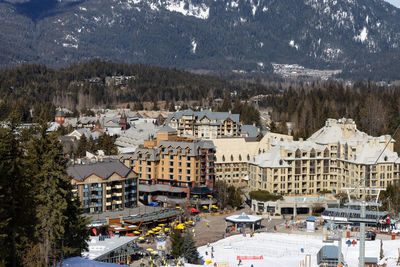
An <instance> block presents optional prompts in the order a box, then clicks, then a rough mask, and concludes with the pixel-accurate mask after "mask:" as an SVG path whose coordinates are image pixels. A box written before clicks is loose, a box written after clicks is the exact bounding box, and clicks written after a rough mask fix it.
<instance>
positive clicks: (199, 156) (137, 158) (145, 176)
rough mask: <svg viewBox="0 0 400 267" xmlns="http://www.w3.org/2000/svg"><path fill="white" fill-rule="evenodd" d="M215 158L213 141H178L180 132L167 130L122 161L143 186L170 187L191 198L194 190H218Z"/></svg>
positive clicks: (186, 139)
mask: <svg viewBox="0 0 400 267" xmlns="http://www.w3.org/2000/svg"><path fill="white" fill-rule="evenodd" d="M214 154H215V147H214V145H213V143H212V142H211V141H203V140H199V139H191V138H182V137H178V136H177V132H176V130H174V129H172V128H170V127H164V128H163V129H161V130H160V131H159V132H158V133H157V136H156V138H150V139H149V140H147V141H145V142H144V144H143V146H140V147H139V148H137V149H136V151H135V152H134V153H133V154H132V155H124V156H123V157H122V158H121V161H122V162H124V163H125V165H127V166H129V167H132V168H133V170H134V171H135V172H136V173H137V174H138V176H139V182H140V183H141V184H143V185H155V184H162V185H169V186H170V187H171V188H173V187H175V188H180V189H181V191H182V192H185V193H187V196H189V195H190V188H193V187H197V186H208V187H210V188H212V187H213V186H214V180H215V178H214ZM171 192H172V191H171Z"/></svg>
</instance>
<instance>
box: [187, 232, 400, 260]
mask: <svg viewBox="0 0 400 267" xmlns="http://www.w3.org/2000/svg"><path fill="white" fill-rule="evenodd" d="M322 239H323V237H322V236H316V235H295V234H279V233H260V234H255V235H254V237H250V236H249V234H247V236H246V237H244V236H243V235H235V236H231V237H228V238H225V239H222V240H219V241H217V242H215V243H212V244H210V247H207V246H203V247H200V248H198V251H199V253H200V255H201V256H202V257H203V259H204V260H205V261H208V260H211V261H212V263H210V264H208V265H205V266H214V263H217V265H218V263H219V264H220V265H223V266H237V265H238V262H239V261H238V260H237V256H255V257H260V256H262V259H260V260H243V261H242V264H241V266H248V267H250V266H251V264H253V265H254V267H261V266H268V267H275V266H276V267H281V266H285V267H292V266H293V267H298V266H300V261H301V260H304V258H305V256H306V255H307V254H311V266H313V267H314V266H315V267H316V266H318V265H317V253H318V251H319V250H320V249H321V247H322V246H324V245H332V244H331V243H324V242H322ZM346 241H347V240H346V239H345V238H343V245H342V247H343V250H342V254H343V256H344V259H345V261H346V263H347V264H348V266H358V252H359V245H358V243H357V244H356V245H355V246H351V247H348V246H347V245H346V244H345V242H346ZM334 244H336V245H337V242H335V243H334ZM211 247H213V248H214V253H213V254H214V258H213V259H212V258H211ZM302 248H303V249H304V252H301V249H302ZM398 248H400V240H384V241H383V253H384V257H385V258H384V260H385V261H386V262H387V264H388V265H387V267H392V266H396V261H397V257H398ZM379 249H380V240H375V241H366V251H365V256H366V257H376V258H379ZM206 251H207V252H208V255H206V254H205V252H206ZM224 263H225V264H224ZM187 266H194V265H187Z"/></svg>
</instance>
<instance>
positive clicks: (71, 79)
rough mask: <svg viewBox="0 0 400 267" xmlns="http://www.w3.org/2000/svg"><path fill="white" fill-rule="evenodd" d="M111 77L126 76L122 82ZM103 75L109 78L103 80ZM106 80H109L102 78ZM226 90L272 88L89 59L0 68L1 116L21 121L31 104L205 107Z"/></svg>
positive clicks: (36, 110) (257, 91)
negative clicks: (16, 116)
mask: <svg viewBox="0 0 400 267" xmlns="http://www.w3.org/2000/svg"><path fill="white" fill-rule="evenodd" d="M112 76H123V77H127V79H126V80H123V81H122V82H121V83H116V82H113V80H112V79H111V78H110V77H112ZM107 77H108V78H107ZM107 81H110V82H107ZM227 91H241V92H242V91H243V92H244V91H245V92H246V94H247V95H256V94H268V93H272V92H273V91H274V89H271V88H269V87H266V86H261V85H257V84H253V83H240V84H238V83H232V82H229V81H226V80H223V79H220V78H216V77H214V76H206V75H197V74H192V73H190V72H186V71H181V70H176V69H167V68H160V67H149V66H143V65H130V64H119V63H111V62H104V61H101V60H93V61H90V62H85V63H81V64H76V65H72V66H70V67H68V68H64V69H60V70H55V69H51V68H48V67H46V66H43V65H23V66H21V67H18V68H15V69H10V70H6V71H2V72H0V98H1V100H2V101H1V102H0V111H1V112H0V119H4V118H6V117H7V116H8V114H9V111H10V110H12V109H18V110H19V113H20V114H22V118H23V121H26V119H27V118H28V117H29V115H30V112H29V110H30V109H31V108H33V112H34V114H36V115H38V114H40V112H41V111H42V110H44V111H45V112H46V113H49V112H50V110H52V109H54V106H63V107H67V108H69V109H71V110H74V109H77V110H81V109H84V108H92V107H107V106H113V105H115V104H118V103H128V102H143V101H161V100H165V101H169V102H171V103H172V102H174V101H184V102H187V101H190V100H195V101H198V102H199V104H203V105H209V104H210V102H211V104H212V101H213V100H214V99H216V98H223V97H224V95H225V92H227Z"/></svg>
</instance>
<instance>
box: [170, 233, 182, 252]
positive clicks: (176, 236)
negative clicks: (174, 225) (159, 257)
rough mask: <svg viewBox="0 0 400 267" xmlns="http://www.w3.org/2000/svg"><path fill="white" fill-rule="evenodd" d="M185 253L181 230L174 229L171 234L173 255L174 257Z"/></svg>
mask: <svg viewBox="0 0 400 267" xmlns="http://www.w3.org/2000/svg"><path fill="white" fill-rule="evenodd" d="M182 254H183V237H182V234H181V231H180V230H178V229H174V231H173V232H172V234H171V255H172V257H173V258H174V259H177V258H179V257H181V256H182Z"/></svg>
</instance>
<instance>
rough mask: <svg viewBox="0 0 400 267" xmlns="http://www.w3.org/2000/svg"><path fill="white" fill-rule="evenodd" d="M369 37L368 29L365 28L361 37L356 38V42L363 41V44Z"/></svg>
mask: <svg viewBox="0 0 400 267" xmlns="http://www.w3.org/2000/svg"><path fill="white" fill-rule="evenodd" d="M367 37H368V30H367V27H364V28H363V29H362V30H361V32H360V34H359V35H356V36H354V40H356V41H361V43H364V42H365V40H367Z"/></svg>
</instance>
